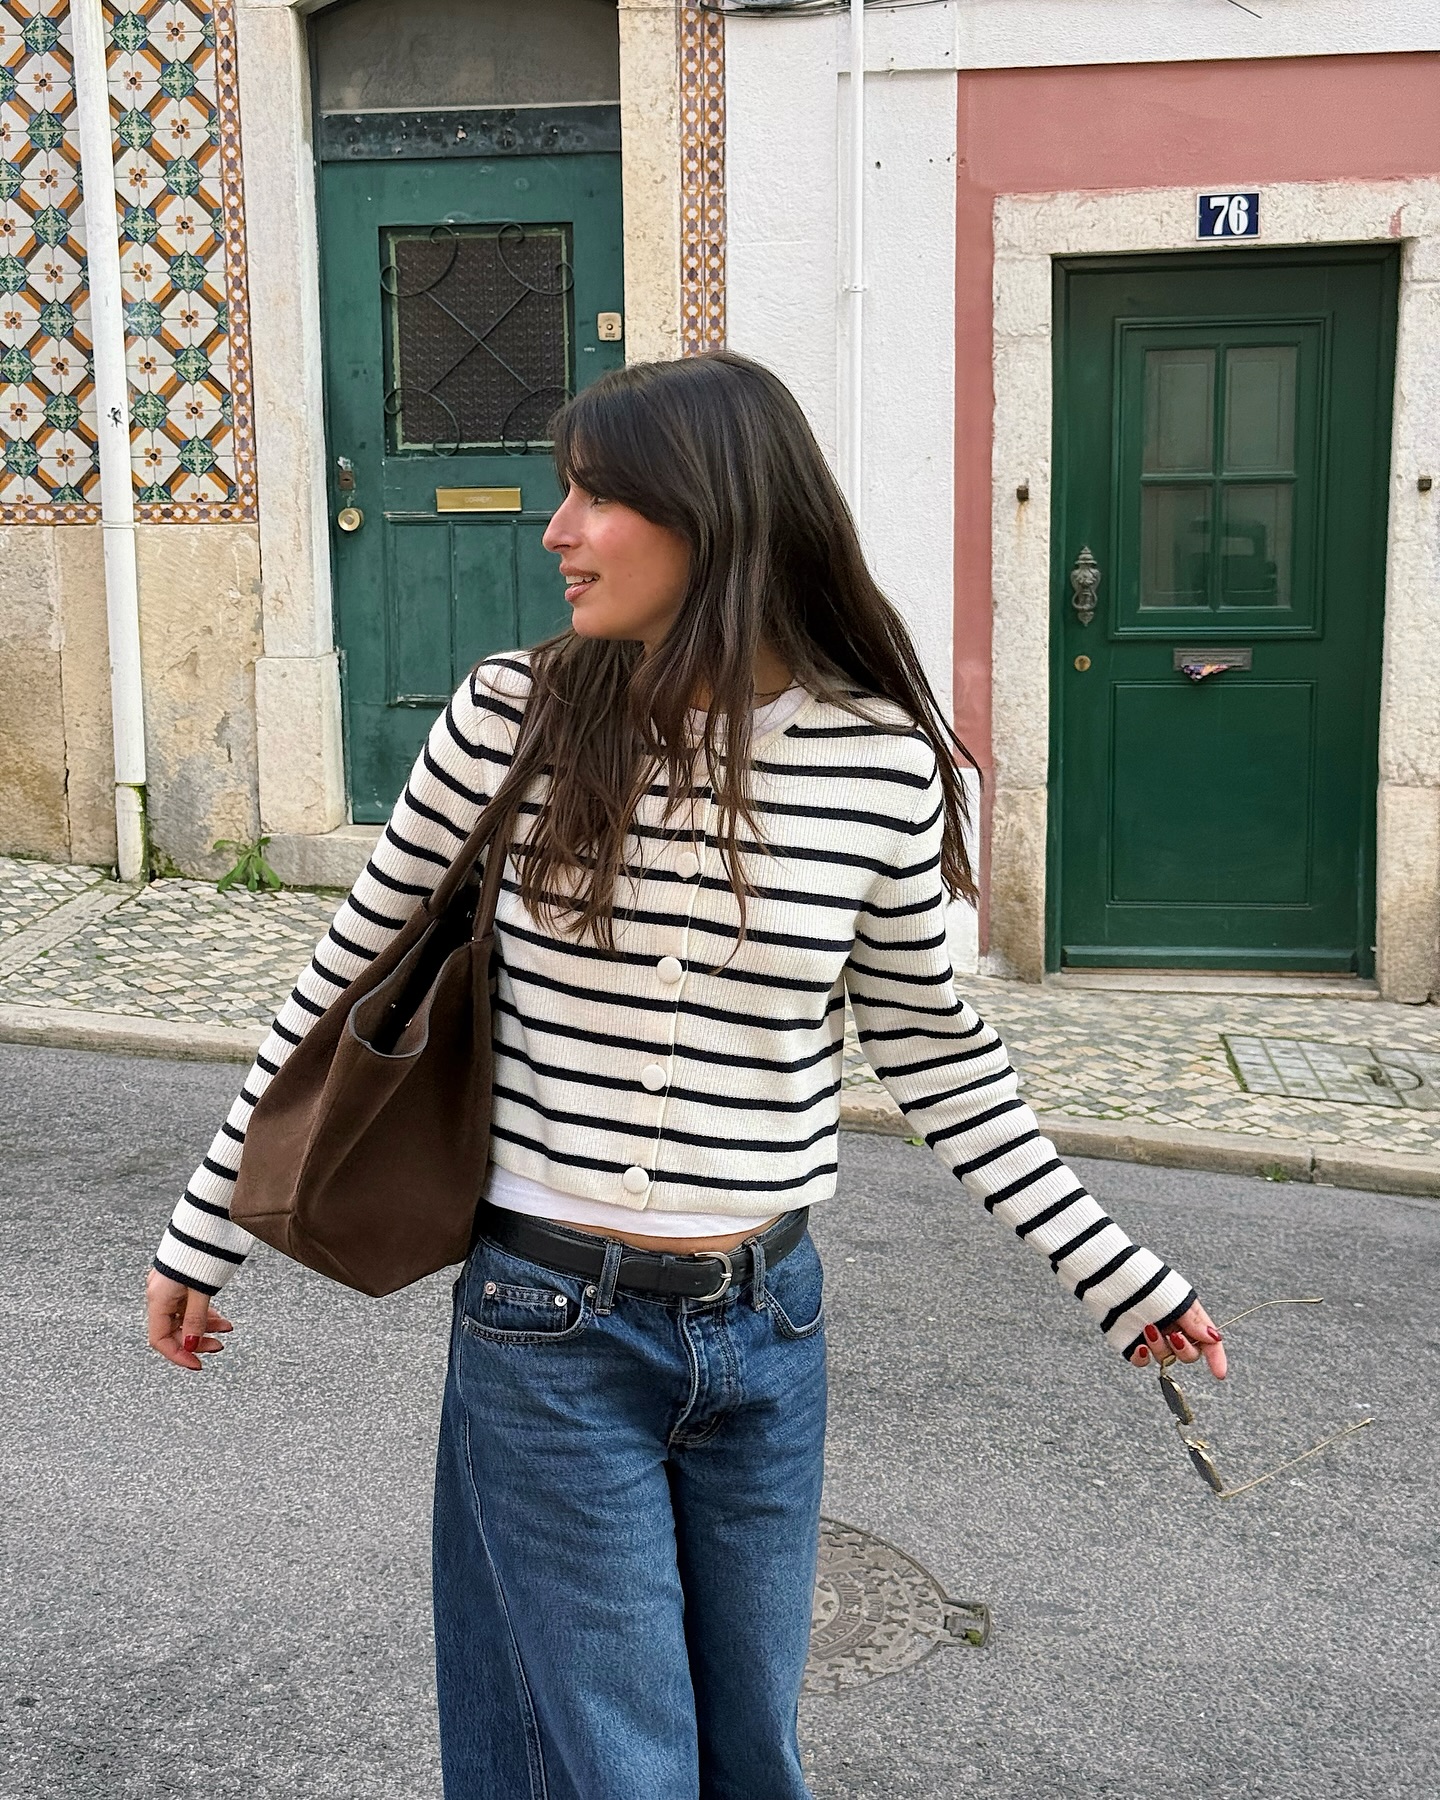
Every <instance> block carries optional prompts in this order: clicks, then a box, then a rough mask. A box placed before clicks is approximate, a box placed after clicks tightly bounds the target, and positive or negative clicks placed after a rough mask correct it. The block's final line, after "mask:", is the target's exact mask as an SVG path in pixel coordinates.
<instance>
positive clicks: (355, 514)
mask: <svg viewBox="0 0 1440 1800" xmlns="http://www.w3.org/2000/svg"><path fill="white" fill-rule="evenodd" d="M335 523H336V524H337V525H338V526H339V527H340V529H341V530H342V531H358V530H359V529H360V527H361V526H362V525H363V524H364V523H365V515H364V513H363V512H361V510H360V508H359V507H358V506H342V507H341V508H340V510H339V512H338V513H336V515H335Z"/></svg>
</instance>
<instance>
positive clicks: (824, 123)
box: [726, 15, 975, 967]
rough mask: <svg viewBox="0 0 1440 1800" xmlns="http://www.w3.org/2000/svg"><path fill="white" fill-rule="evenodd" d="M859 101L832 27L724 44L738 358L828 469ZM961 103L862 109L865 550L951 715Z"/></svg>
mask: <svg viewBox="0 0 1440 1800" xmlns="http://www.w3.org/2000/svg"><path fill="white" fill-rule="evenodd" d="M878 16H879V15H877V17H878ZM847 88H848V77H847V76H846V75H845V73H844V72H843V70H842V69H841V68H840V67H839V65H838V61H837V57H836V40H835V31H834V28H833V24H832V22H831V21H830V20H815V19H767V20H764V21H761V20H756V19H746V20H740V21H737V22H735V23H734V24H732V25H731V27H730V28H729V30H728V32H727V41H726V106H727V139H726V187H727V197H728V207H729V223H728V247H727V313H728V335H729V342H730V345H731V347H732V348H733V349H736V350H740V351H742V352H744V353H745V354H746V355H749V356H755V357H757V358H759V360H760V361H762V362H764V363H766V364H768V365H769V367H771V368H773V369H774V370H775V371H776V373H777V374H779V375H780V376H782V377H783V379H784V380H785V381H787V382H788V383H789V384H790V386H791V388H792V389H793V390H794V392H795V393H796V395H797V397H798V398H799V400H800V402H801V404H802V405H803V406H804V408H805V410H806V413H807V415H808V416H809V418H810V421H811V424H812V425H813V426H814V428H815V431H816V435H817V436H818V437H819V439H820V442H821V445H822V447H823V449H824V450H825V453H826V455H827V456H828V457H829V458H830V460H831V462H832V464H834V463H835V462H836V452H837V430H838V419H839V411H840V406H841V403H842V395H841V392H840V388H839V381H840V370H841V368H842V366H843V363H844V336H845V321H844V316H843V309H842V308H841V306H840V304H839V301H840V284H841V280H842V269H843V267H844V261H845V257H846V255H847V251H848V245H847V242H846V240H845V237H844V234H843V230H842V228H841V226H840V223H839V221H840V220H842V219H844V218H846V217H847V216H848V205H847V192H848V151H847V145H848V125H849V106H848V97H847ZM955 101H956V87H955V80H954V77H953V74H951V73H950V72H949V71H948V70H947V69H943V68H935V69H921V70H898V69H897V70H886V71H885V72H884V73H882V74H879V75H876V76H873V77H871V79H870V84H869V88H868V90H867V93H866V177H867V179H866V190H865V217H866V271H865V280H866V295H865V396H864V407H865V451H864V479H863V495H864V499H863V509H862V510H863V537H864V542H865V549H866V553H867V555H868V556H869V559H870V563H871V566H872V568H873V569H874V570H875V573H876V576H877V578H878V580H879V581H880V583H881V585H882V587H883V588H884V589H885V591H886V592H887V593H888V594H889V595H890V597H891V598H892V599H893V600H894V602H895V604H896V606H897V607H898V608H899V609H900V611H901V613H902V614H903V615H904V617H905V620H906V623H907V624H908V625H909V627H910V630H911V633H912V635H913V637H914V639H915V643H916V647H917V649H918V650H919V652H920V656H921V659H922V661H923V662H924V665H925V669H926V672H927V674H928V675H929V677H930V681H931V684H932V685H933V687H934V689H935V692H936V695H937V697H938V698H939V700H940V704H941V706H942V707H943V708H944V709H945V710H946V712H947V713H948V712H949V709H950V706H951V698H952V682H953V672H952V649H951V632H952V616H953V598H952V595H953V572H954V479H955V470H954V439H955V313H954V285H955V284H954V272H955ZM842 170H843V171H844V174H843V176H842V173H841V172H842ZM955 923H956V930H957V932H958V940H957V943H956V954H957V956H958V957H959V959H960V960H961V961H962V963H963V964H964V966H966V967H973V966H974V955H975V952H974V943H973V939H974V915H973V914H972V913H971V912H970V911H969V909H968V908H965V909H961V910H960V912H959V914H958V915H957V919H956V922H955Z"/></svg>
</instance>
